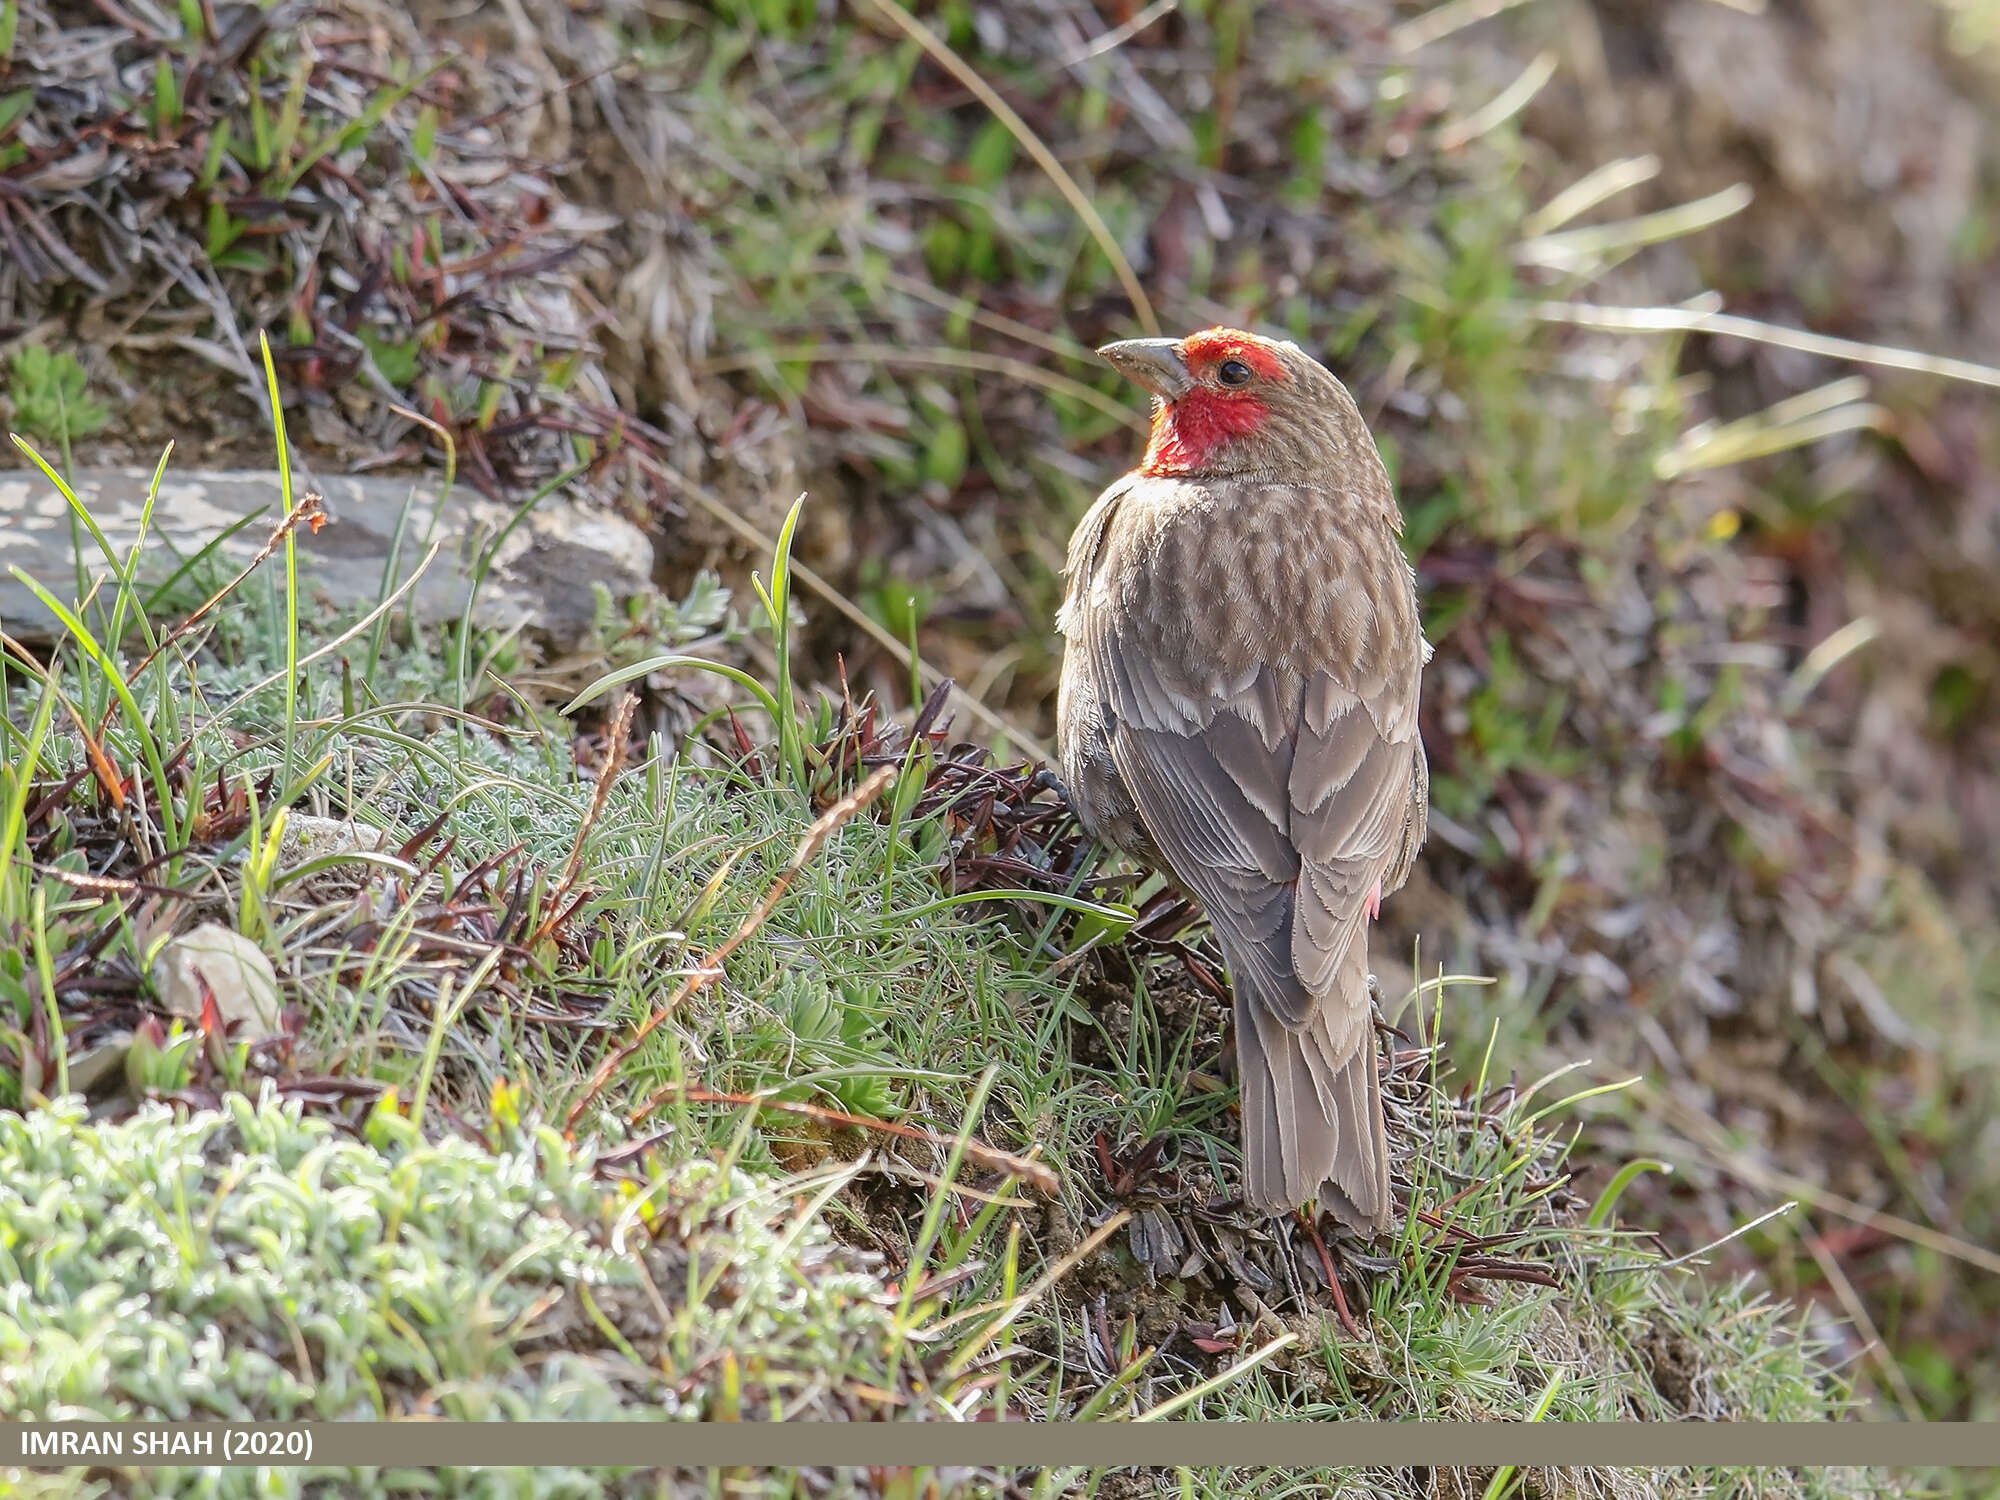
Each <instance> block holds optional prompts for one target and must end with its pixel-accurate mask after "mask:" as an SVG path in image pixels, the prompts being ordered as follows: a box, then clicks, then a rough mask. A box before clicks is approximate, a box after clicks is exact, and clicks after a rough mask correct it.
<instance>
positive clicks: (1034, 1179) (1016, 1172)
mask: <svg viewBox="0 0 2000 1500" xmlns="http://www.w3.org/2000/svg"><path fill="white" fill-rule="evenodd" d="M677 1098H678V1099H686V1100H687V1101H689V1102H690V1103H692V1104H735V1105H740V1106H743V1107H745V1108H754V1109H772V1110H777V1111H778V1112H779V1113H781V1114H788V1115H797V1116H799V1117H800V1118H801V1119H806V1120H819V1121H822V1122H823V1123H826V1124H829V1125H851V1126H853V1127H855V1128H856V1129H858V1130H874V1131H879V1132H881V1133H882V1134H884V1135H894V1136H901V1137H902V1138H903V1139H904V1140H906V1141H923V1142H924V1143H925V1144H927V1145H931V1146H937V1147H940V1148H942V1149H945V1150H949V1149H951V1147H953V1146H954V1145H956V1144H957V1139H958V1138H957V1137H956V1136H951V1135H945V1134H943V1133H941V1132H939V1131H936V1130H923V1129H920V1128H919V1127H917V1126H915V1125H900V1124H897V1123H896V1122H894V1121H892V1120H877V1119H874V1118H872V1117H870V1116H868V1115H855V1114H849V1113H848V1112H847V1111H846V1110H844V1109H829V1108H827V1107H826V1106H825V1105H821V1104H806V1103H802V1102H795V1101H793V1100H789V1099H761V1098H759V1097H758V1096H757V1095H755V1094H727V1093H722V1092H720V1091H718V1090H716V1089H704V1088H697V1087H695V1086H694V1085H692V1084H682V1083H670V1084H668V1085H667V1086H666V1087H665V1088H662V1089H661V1090H659V1091H658V1092H657V1093H655V1094H654V1095H653V1096H652V1097H651V1098H649V1099H647V1100H646V1102H645V1103H644V1104H642V1105H640V1106H639V1108H638V1109H637V1110H636V1111H634V1112H633V1115H632V1123H633V1124H634V1125H638V1124H640V1123H641V1122H643V1121H644V1120H645V1119H646V1118H647V1117H648V1116H650V1115H651V1114H652V1113H653V1111H654V1110H656V1109H658V1108H659V1107H660V1106H661V1105H662V1104H664V1103H666V1102H667V1101H668V1100H670V1099H677ZM965 1154H966V1155H967V1156H969V1157H971V1158H972V1159H973V1160H974V1161H976V1162H978V1163H979V1165H980V1166H982V1167H985V1168H986V1169H987V1170H988V1171H992V1172H1005V1173H1007V1174H1008V1175H1009V1176H1012V1177H1018V1178H1020V1179H1021V1180H1022V1181H1023V1182H1025V1183H1027V1184H1028V1186H1030V1187H1032V1188H1034V1189H1035V1190H1036V1191H1037V1192H1040V1193H1047V1194H1053V1193H1055V1191H1056V1190H1057V1187H1058V1185H1059V1184H1058V1183H1057V1180H1056V1174H1055V1173H1054V1172H1053V1171H1051V1170H1050V1169H1049V1168H1048V1167H1046V1166H1044V1165H1043V1164H1042V1163H1041V1162H1038V1161H1032V1160H1030V1159H1029V1158H1027V1157H1025V1156H1016V1155H1015V1154H1014V1153H1013V1152H1011V1151H1002V1150H1000V1148H999V1147H997V1146H987V1145H982V1144H981V1143H980V1142H978V1141H973V1140H968V1141H966V1143H965Z"/></svg>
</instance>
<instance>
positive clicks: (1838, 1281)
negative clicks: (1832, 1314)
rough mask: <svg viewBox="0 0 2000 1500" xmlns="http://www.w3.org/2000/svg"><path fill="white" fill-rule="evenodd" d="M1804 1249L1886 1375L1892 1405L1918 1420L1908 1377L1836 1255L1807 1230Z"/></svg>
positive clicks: (1918, 1409)
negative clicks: (1810, 1255)
mask: <svg viewBox="0 0 2000 1500" xmlns="http://www.w3.org/2000/svg"><path fill="white" fill-rule="evenodd" d="M1804 1239H1805V1242H1806V1249H1807V1250H1809V1251H1811V1252H1812V1258H1813V1259H1814V1260H1816V1261H1818V1262H1819V1269H1820V1274H1821V1275H1823V1276H1825V1277H1826V1284H1827V1285H1828V1286H1830V1287H1832V1288H1833V1295H1834V1296H1835V1297H1837V1298H1839V1299H1840V1306H1841V1308H1842V1310H1843V1311H1845V1312H1846V1314H1847V1316H1848V1318H1849V1319H1850V1320H1851V1321H1852V1322H1853V1324H1854V1326H1855V1328H1856V1330H1857V1331H1858V1332H1859V1333H1860V1334H1861V1337H1862V1339H1863V1340H1865V1341H1866V1348H1865V1349H1864V1351H1863V1352H1865V1353H1866V1354H1867V1355H1868V1356H1869V1358H1871V1359H1872V1360H1874V1362H1875V1363H1876V1365H1877V1366H1878V1367H1880V1369H1881V1371H1882V1373H1883V1375H1885V1376H1886V1377H1887V1378H1888V1381H1889V1389H1890V1390H1891V1391H1892V1392H1894V1394H1895V1397H1896V1405H1897V1406H1898V1407H1900V1408H1901V1409H1902V1413H1903V1420H1904V1421H1906V1422H1921V1421H1923V1420H1924V1409H1923V1406H1922V1404H1921V1403H1920V1402H1919V1401H1918V1400H1917V1393H1916V1391H1914V1390H1913V1389H1911V1387H1910V1377H1909V1376H1907V1375H1905V1374H1904V1373H1903V1367H1902V1366H1901V1365H1900V1364H1898V1363H1897V1362H1896V1361H1895V1359H1894V1357H1893V1356H1891V1355H1890V1353H1889V1346H1888V1345H1887V1344H1885V1343H1883V1342H1882V1335H1881V1333H1880V1331H1879V1330H1877V1328H1876V1327H1875V1320H1874V1319H1873V1318H1871V1317H1869V1316H1868V1308H1867V1307H1866V1305H1865V1304H1863V1302H1862V1301H1861V1296H1860V1294H1859V1293H1858V1292H1856V1291H1855V1290H1854V1283H1853V1282H1851V1281H1849V1280H1848V1279H1847V1272H1845V1271H1844V1270H1842V1269H1841V1266H1840V1258H1839V1257H1838V1256H1836V1255H1835V1254H1834V1253H1833V1252H1832V1251H1831V1250H1829V1249H1828V1248H1827V1245H1826V1241H1825V1240H1824V1239H1822V1238H1821V1237H1820V1236H1819V1235H1818V1234H1816V1233H1814V1232H1813V1231H1812V1230H1810V1229H1808V1230H1807V1231H1806V1234H1805V1236H1804Z"/></svg>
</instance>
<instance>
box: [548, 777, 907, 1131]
mask: <svg viewBox="0 0 2000 1500" xmlns="http://www.w3.org/2000/svg"><path fill="white" fill-rule="evenodd" d="M898 769H899V768H898V767H896V766H883V767H882V768H881V769H880V770H878V771H876V772H875V774H874V775H872V776H870V777H869V778H868V779H867V780H866V781H864V782H862V783H861V785H859V786H858V787H856V788H855V789H854V790H853V791H851V792H849V793H848V794H847V795H846V796H845V797H842V798H841V799H840V800H839V801H838V802H836V803H834V804H833V806H831V807H829V808H828V809H827V810H826V811H825V812H824V813H822V814H820V816H819V819H818V820H817V821H816V822H815V823H814V824H813V826H812V827H810V828H808V829H807V830H806V836H805V837H804V838H802V839H800V840H799V847H798V848H797V850H795V851H794V852H793V854H792V858H791V862H790V863H789V864H787V865H786V866H785V868H784V869H783V870H781V871H779V873H778V878H777V879H776V880H774V881H772V882H771V886H770V889H769V890H767V891H765V892H764V896H763V899H762V900H760V901H759V902H758V903H757V904H756V906H754V907H752V908H751V910H750V914H749V915H748V916H747V917H745V918H744V919H743V920H742V922H740V923H739V924H738V925H737V928H736V930H735V931H734V932H732V933H731V934H730V935H729V937H728V939H727V940H726V941H725V942H724V943H723V944H722V946H721V947H719V948H717V949H716V950H715V951H714V952H713V953H711V954H710V955H709V956H708V957H707V958H706V959H705V960H704V961H703V962H702V963H701V964H700V966H699V967H697V968H696V969H695V971H694V972H693V973H692V974H690V975H688V977H687V978H686V979H685V980H683V981H682V982H681V985H680V988H679V989H677V990H675V991H674V992H673V994H671V995H669V996H668V997H667V998H666V999H665V1000H663V1001H661V1002H660V1003H659V1004H658V1005H656V1006H654V1007H653V1013H652V1014H651V1015H650V1016H648V1017H646V1019H645V1020H644V1021H642V1022H640V1023H639V1025H638V1026H637V1027H635V1028H634V1029H633V1032H632V1035H631V1036H630V1037H628V1038H626V1040H625V1041H624V1042H623V1043H621V1044H620V1045H619V1046H618V1047H616V1048H614V1049H613V1050H612V1052H611V1053H610V1054H609V1055H608V1056H607V1057H606V1058H605V1059H604V1061H603V1062H601V1063H599V1064H598V1066H597V1071H596V1072H595V1073H593V1074H591V1075H590V1082H589V1083H588V1084H587V1085H585V1087H584V1091H583V1093H582V1095H581V1096H580V1097H579V1098H578V1099H577V1101H576V1103H575V1104H573V1105H572V1106H570V1112H569V1115H568V1117H567V1118H565V1119H564V1121H563V1131H564V1133H565V1134H566V1135H569V1136H571V1137H572V1138H573V1137H574V1135H575V1132H576V1122H577V1121H578V1120H579V1119H581V1118H582V1116H583V1112H584V1111H585V1110H586V1109H588V1108H589V1107H590V1106H591V1104H592V1103H593V1102H594V1101H595V1100H596V1098H597V1096H598V1095H599V1094H601V1093H603V1092H604V1086H605V1085H606V1084H607V1083H609V1082H610V1081H611V1075H612V1074H613V1073H615V1072H617V1071H618V1069H619V1067H620V1066H621V1065H623V1063H624V1062H625V1060H626V1059H627V1058H629V1057H631V1055H632V1054H633V1053H634V1052H636V1051H638V1050H639V1048H640V1047H641V1046H643V1045H644V1044H645V1041H646V1038H647V1037H649V1036H651V1035H652V1034H653V1033H654V1032H655V1031H657V1030H659V1029H660V1027H661V1025H662V1024H663V1023H664V1022H665V1021H666V1019H667V1018H668V1017H669V1016H671V1015H672V1014H673V1013H674V1012H675V1011H676V1010H678V1009H679V1008H680V1007H681V1005H682V1004H684V1003H685V1002H686V1001H687V1000H688V999H689V997H691V996H693V995H695V994H697V993H699V992H700V991H702V990H704V989H706V988H707V987H708V986H709V985H711V984H713V983H714V982H715V981H716V980H717V979H719V978H721V977H722V965H723V964H724V963H725V962H727V960H728V958H729V955H730V954H732V953H734V952H735V951H736V950H737V949H738V948H740V947H742V946H743V944H744V943H746V942H748V941H749V940H750V937H751V936H752V934H754V933H755V932H756V931H757V929H758V928H759V927H762V926H763V925H764V923H765V921H766V919H768V918H769V917H770V915H771V913H772V912H773V911H775V910H776V909H777V906H778V903H779V902H780V901H782V900H783V899H784V896H785V892H786V891H788V890H790V889H791V885H792V882H793V881H794V880H796V879H797V878H798V875H799V872H800V871H801V870H803V869H804V868H805V867H806V866H807V865H808V864H810V863H811V862H812V859H813V856H814V855H816V854H818V853H819V850H820V846H821V845H822V844H824V843H825V842H826V841H827V840H828V839H830V838H832V837H833V835H834V834H835V833H837V832H839V831H840V829H841V827H842V826H843V825H844V824H845V823H847V822H848V820H849V819H851V818H853V817H854V816H855V815H856V814H857V813H859V812H861V811H862V810H863V809H865V808H866V807H867V806H868V805H869V804H870V803H871V802H873V801H874V800H875V799H876V798H877V797H879V796H881V795H882V793H883V791H884V790H885V789H886V788H887V787H888V785H889V783H890V782H892V781H894V780H895V779H896V775H897V772H898Z"/></svg>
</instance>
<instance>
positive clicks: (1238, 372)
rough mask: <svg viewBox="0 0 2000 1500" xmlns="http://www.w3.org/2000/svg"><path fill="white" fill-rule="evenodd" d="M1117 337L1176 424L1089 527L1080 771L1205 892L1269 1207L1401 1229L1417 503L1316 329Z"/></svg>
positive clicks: (1078, 675) (1157, 423) (1424, 792)
mask: <svg viewBox="0 0 2000 1500" xmlns="http://www.w3.org/2000/svg"><path fill="white" fill-rule="evenodd" d="M1097 352H1098V353H1099V354H1100V355H1101V356H1103V358H1104V359H1105V360H1107V361H1108V362H1109V363H1110V364H1111V365H1112V366H1113V367H1114V368H1115V369H1117V370H1118V371H1120V372H1121V373H1123V374H1124V375H1125V376H1127V377H1128V378H1129V379H1131V380H1133V381H1134V382H1136V383H1137V384H1138V385H1140V386H1141V387H1143V388H1144V389H1145V390H1147V391H1149V392H1151V394H1152V397H1153V418H1152V427H1151V434H1150V437H1149V439H1148V442H1147V444H1146V450H1145V454H1144V456H1143V457H1142V458H1141V459H1140V461H1139V464H1138V466H1137V467H1136V468H1134V469H1132V470H1131V471H1130V472H1128V473H1126V474H1125V475H1123V476H1122V477H1121V478H1119V479H1117V480H1116V481H1114V482H1113V483H1112V484H1111V485H1110V486H1109V488H1107V489H1106V490H1105V491H1104V492H1103V494H1102V495H1100V496H1099V497H1098V499H1097V501H1096V503H1095V504H1094V505H1092V506H1091V507H1090V509H1089V511H1088V512H1087V513H1086V514H1085V515H1084V517H1083V519H1082V521H1081V522H1079V523H1078V525H1077V527H1076V530H1075V532H1074V534H1073V535H1072V536H1071V538H1070V543H1069V550H1068V559H1067V566H1066V567H1065V569H1064V595H1063V602H1062V606H1061V609H1060V611H1059V612H1058V615H1057V619H1056V624H1057V629H1058V630H1059V632H1060V633H1061V635H1062V638H1063V662H1062V674H1061V680H1060V686H1059V689H1058V694H1057V708H1056V715H1057V737H1056V760H1057V765H1058V768H1059V771H1060V777H1061V780H1062V782H1063V784H1064V786H1065V789H1066V790H1067V792H1068V795H1069V800H1070V804H1071V806H1072V807H1073V808H1074V810H1075V812H1076V815H1077V818H1078V821H1079V822H1080V823H1081V824H1082V826H1083V828H1084V831H1085V832H1086V833H1088V834H1089V835H1090V836H1091V837H1092V838H1093V839H1094V840H1095V841H1097V842H1098V843H1099V844H1101V845H1105V846H1108V847H1109V848H1111V849H1113V850H1117V851H1120V852H1122V853H1124V854H1127V855H1129V856H1130V857H1132V858H1133V859H1135V860H1137V861H1139V862H1140V863H1141V864H1143V865H1147V866H1150V867H1152V868H1153V869H1155V870H1157V871H1159V872H1160V873H1162V874H1164V875H1166V876H1167V877H1168V878H1169V879H1170V880H1171V881H1172V882H1173V883H1175V884H1176V885H1178V886H1179V887H1180V888H1181V889H1182V890H1183V891H1185V892H1186V893H1188V894H1191V895H1192V896H1194V897H1195V898H1196V899H1197V900H1198V901H1199V902H1200V904H1201V907H1202V909H1203V911H1204V913H1205V914H1206V916H1207V918H1208V921H1209V925H1210V927H1211V929H1212V930H1213V931H1214V933H1215V935H1216V937H1217V939H1218V941H1219V942H1220V944H1221V947H1222V953H1223V958H1224V960H1225V963H1226V965H1227V969H1228V974H1229V979H1230V985H1231V990H1232V992H1233V997H1234V998H1233V1007H1232V1017H1233V1020H1232V1026H1231V1031H1232V1033H1233V1035H1234V1037H1235V1048H1236V1076H1237V1084H1238V1089H1239V1095H1240V1109H1241V1115H1242V1121H1243V1126H1242V1129H1243V1198H1244V1200H1245V1202H1246V1203H1247V1204H1248V1205H1249V1206H1250V1207H1251V1208H1252V1209H1254V1210H1256V1211H1258V1212H1260V1213H1262V1214H1264V1215H1266V1216H1271V1217H1275V1216H1278V1215H1281V1214H1284V1213H1288V1212H1292V1211H1294V1210H1297V1209H1299V1208H1301V1207H1304V1206H1305V1205H1307V1204H1314V1205H1316V1206H1317V1208H1319V1209H1326V1210H1330V1211H1331V1212H1332V1213H1333V1215H1334V1216H1335V1218H1336V1219H1337V1220H1339V1221H1340V1222H1341V1223H1343V1224H1346V1225H1347V1226H1349V1227H1350V1228H1351V1229H1353V1230H1355V1231H1356V1232H1357V1233H1360V1234H1362V1235H1365V1236H1373V1235H1379V1234H1381V1233H1384V1232H1386V1231H1387V1229H1388V1228H1389V1226H1390V1224H1391V1222H1392V1217H1391V1216H1392V1211H1393V1207H1394V1204H1393V1199H1392V1196H1391V1190H1390V1185H1389V1147H1388V1141H1387V1136H1386V1126H1385V1121H1384V1117H1383V1110H1382V1099H1381V1081H1380V1072H1379V1062H1378V1057H1379V1053H1378V1044H1377V1039H1376V1031H1375V1024H1374V1021H1375V1012H1374V1004H1373V999H1372V993H1371V991H1372V986H1373V981H1372V979H1371V976H1370V974H1369V969H1368V924H1369V922H1371V921H1372V920H1374V919H1375V918H1376V917H1378V916H1379V914H1380V909H1381V901H1382V897H1383V896H1384V895H1386V894H1388V893H1390V892H1393V891H1394V890H1396V889H1397V888H1398V887H1399V886H1401V885H1402V884H1403V882H1404V881H1405V880H1406V879H1407V878H1408V876H1409V873H1410V871H1411V869H1412V867H1413V866H1414V864H1415V861H1416V857H1417V852H1418V849H1419V847H1420V846H1421V845H1422V843H1423V839H1424V833H1425V829H1426V825H1427V821H1428V816H1429V807H1430V769H1429V765H1428V763H1427V761H1426V759H1425V756H1424V748H1423V742H1422V739H1421V738H1420V736H1419V733H1418V727H1417V712H1418V703H1419V697H1420V693H1421V686H1422V676H1423V668H1424V665H1425V663H1426V662H1428V661H1429V660H1430V656H1431V647H1430V645H1429V643H1428V642H1427V641H1426V639H1425V637H1424V634H1423V629H1422V625H1421V620H1420V616H1419V608H1418V597H1417V580H1416V571H1415V569H1414V568H1413V567H1412V566H1411V564H1410V562H1409V559H1408V557H1407V556H1406V555H1405V553H1404V550H1403V546H1402V541H1401V533H1402V524H1403V522H1402V511H1401V509H1400V508H1399V506H1398V505H1397V502H1396V497H1395V493H1394V490H1393V488H1392V486H1391V483H1390V480H1389V475H1388V471H1387V469H1386V468H1385V467H1384V465H1383V463H1382V457H1381V454H1380V452H1379V451H1378V450H1377V448H1376V445H1375V440H1374V438H1373V437H1372V435H1371V434H1370V433H1369V431H1368V427H1367V424H1366V422H1365V421H1364V420H1363V418H1362V415H1361V411H1360V408H1359V407H1358V406H1356V405H1355V402H1354V398H1353V397H1352V396H1351V395H1350V394H1349V393H1348V390H1347V388H1346V387H1345V386H1344V385H1342V384H1341V382H1340V381H1339V380H1338V379H1337V378H1336V377H1335V376H1334V375H1333V373H1332V372H1331V371H1329V370H1328V369H1327V368H1326V367H1325V366H1324V365H1322V364H1320V363H1319V361H1317V360H1315V359H1313V358H1312V357H1311V356H1310V355H1308V354H1307V353H1306V352H1305V351H1304V350H1303V349H1301V348H1300V347H1299V346H1298V345H1297V344H1295V343H1290V342H1284V341H1279V340H1275V339H1267V338H1263V337H1261V336H1259V335H1257V334H1254V333H1249V332H1245V331H1244V330H1242V329H1235V328H1210V329H1207V330H1204V331H1202V332H1198V333H1192V334H1189V335H1188V336H1187V337H1185V338H1180V339H1171V338H1143V339H1127V340H1122V341H1120V342H1117V343H1112V344H1107V345H1105V346H1104V347H1103V348H1101V349H1099V350H1098V351H1097Z"/></svg>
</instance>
